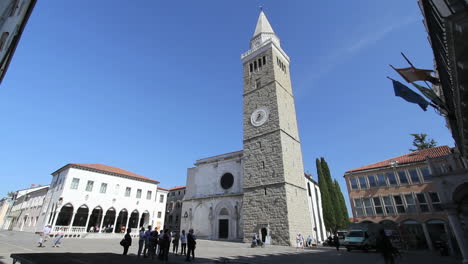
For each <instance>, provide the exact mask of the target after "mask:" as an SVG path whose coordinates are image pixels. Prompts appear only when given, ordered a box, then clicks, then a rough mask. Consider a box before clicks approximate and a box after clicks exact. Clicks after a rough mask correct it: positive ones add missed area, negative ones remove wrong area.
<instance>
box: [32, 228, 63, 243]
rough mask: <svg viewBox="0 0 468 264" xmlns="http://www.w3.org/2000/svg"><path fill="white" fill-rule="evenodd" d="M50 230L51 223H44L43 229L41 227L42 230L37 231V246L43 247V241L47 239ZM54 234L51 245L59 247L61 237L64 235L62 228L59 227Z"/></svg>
mask: <svg viewBox="0 0 468 264" xmlns="http://www.w3.org/2000/svg"><path fill="white" fill-rule="evenodd" d="M51 232H52V225H46V226H45V227H44V229H42V232H40V233H39V241H37V243H38V245H37V246H38V247H45V243H46V242H47V240H49V238H50V235H51ZM54 235H55V238H54V241H53V242H52V247H60V245H61V244H62V238H63V235H64V232H63V228H60V229H59V230H58V231H57V233H55V234H54Z"/></svg>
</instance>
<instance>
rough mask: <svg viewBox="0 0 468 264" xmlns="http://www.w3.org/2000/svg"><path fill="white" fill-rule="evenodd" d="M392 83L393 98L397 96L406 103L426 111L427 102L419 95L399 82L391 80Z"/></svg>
mask: <svg viewBox="0 0 468 264" xmlns="http://www.w3.org/2000/svg"><path fill="white" fill-rule="evenodd" d="M392 82H393V89H394V90H395V96H399V97H401V98H403V99H405V100H406V101H407V102H410V103H414V104H418V105H419V106H420V107H421V108H422V109H423V110H424V111H426V110H427V106H428V105H429V102H428V101H426V100H425V99H424V98H423V97H422V96H421V95H419V94H417V93H415V92H413V90H411V89H410V88H408V87H407V86H406V85H404V84H402V83H401V82H399V81H395V80H392Z"/></svg>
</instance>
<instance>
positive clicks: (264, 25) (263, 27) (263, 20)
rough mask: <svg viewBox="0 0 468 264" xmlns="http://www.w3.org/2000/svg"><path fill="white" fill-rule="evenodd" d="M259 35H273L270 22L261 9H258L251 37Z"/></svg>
mask: <svg viewBox="0 0 468 264" xmlns="http://www.w3.org/2000/svg"><path fill="white" fill-rule="evenodd" d="M260 33H273V34H274V33H275V32H274V31H273V28H272V27H271V25H270V22H268V18H267V17H266V16H265V13H264V12H263V7H260V15H259V16H258V20H257V26H256V27H255V32H254V34H253V36H254V37H255V36H257V35H258V34H260Z"/></svg>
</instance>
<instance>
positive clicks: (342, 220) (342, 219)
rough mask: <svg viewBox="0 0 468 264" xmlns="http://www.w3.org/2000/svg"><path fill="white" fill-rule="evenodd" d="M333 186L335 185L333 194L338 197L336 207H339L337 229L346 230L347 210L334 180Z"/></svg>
mask: <svg viewBox="0 0 468 264" xmlns="http://www.w3.org/2000/svg"><path fill="white" fill-rule="evenodd" d="M334 185H335V192H336V194H337V197H338V205H339V214H338V215H339V216H338V217H339V224H338V227H339V228H341V229H345V228H348V225H349V215H348V208H347V207H346V203H345V199H344V196H343V192H341V188H340V185H339V184H338V181H336V179H335V180H334Z"/></svg>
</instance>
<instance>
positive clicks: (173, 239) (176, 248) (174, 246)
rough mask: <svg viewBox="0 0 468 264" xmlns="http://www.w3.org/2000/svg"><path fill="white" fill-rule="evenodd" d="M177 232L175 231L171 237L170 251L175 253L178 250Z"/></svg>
mask: <svg viewBox="0 0 468 264" xmlns="http://www.w3.org/2000/svg"><path fill="white" fill-rule="evenodd" d="M179 237H180V236H179V232H176V233H175V234H174V236H173V237H172V253H174V254H176V255H177V251H179Z"/></svg>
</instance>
